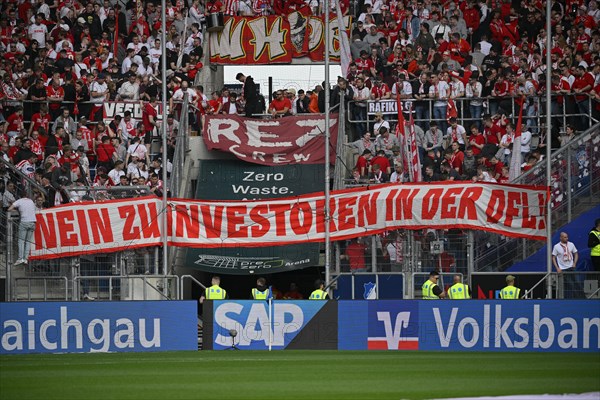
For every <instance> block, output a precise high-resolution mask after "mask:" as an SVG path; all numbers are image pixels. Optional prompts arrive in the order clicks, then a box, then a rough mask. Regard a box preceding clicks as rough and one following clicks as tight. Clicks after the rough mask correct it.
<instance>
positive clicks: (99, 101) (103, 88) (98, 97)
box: [90, 73, 109, 121]
mask: <svg viewBox="0 0 600 400" xmlns="http://www.w3.org/2000/svg"><path fill="white" fill-rule="evenodd" d="M105 79H106V76H104V74H103V73H100V74H98V77H97V78H96V80H95V81H94V82H92V83H91V84H90V103H93V104H94V108H93V109H92V113H93V114H94V121H100V120H102V105H103V104H104V102H105V101H106V100H107V99H108V94H109V90H108V85H107V84H106V81H105Z"/></svg>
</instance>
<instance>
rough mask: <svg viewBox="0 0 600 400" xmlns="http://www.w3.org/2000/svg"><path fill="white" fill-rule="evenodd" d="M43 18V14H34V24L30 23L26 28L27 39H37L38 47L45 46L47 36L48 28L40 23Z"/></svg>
mask: <svg viewBox="0 0 600 400" xmlns="http://www.w3.org/2000/svg"><path fill="white" fill-rule="evenodd" d="M44 18H45V17H44V14H42V13H38V14H37V15H36V16H35V24H31V25H30V26H29V29H28V30H27V33H28V34H29V39H30V40H32V39H33V40H37V42H38V43H39V45H40V47H45V46H46V38H47V37H48V28H47V27H46V25H44V24H43V23H42V21H43V20H44Z"/></svg>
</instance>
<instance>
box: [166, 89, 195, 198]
mask: <svg viewBox="0 0 600 400" xmlns="http://www.w3.org/2000/svg"><path fill="white" fill-rule="evenodd" d="M189 131H190V125H189V102H188V95H187V94H186V95H185V96H184V99H183V105H182V106H181V117H180V119H179V132H183V134H179V133H178V136H177V138H176V142H175V154H174V156H173V169H172V171H171V178H170V179H169V182H168V188H169V191H170V193H171V195H172V196H175V197H178V196H180V193H179V192H180V190H179V189H180V186H181V184H182V182H181V180H182V178H183V176H184V175H185V160H186V157H187V153H188V150H189V147H190V145H189V143H190V139H189V134H188V133H189ZM165 165H166V164H165Z"/></svg>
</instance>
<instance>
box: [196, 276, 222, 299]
mask: <svg viewBox="0 0 600 400" xmlns="http://www.w3.org/2000/svg"><path fill="white" fill-rule="evenodd" d="M211 284H212V286H211V287H208V288H206V290H205V291H204V294H203V295H202V296H200V304H202V303H204V300H224V299H226V298H227V291H226V290H225V289H223V288H221V287H220V286H219V285H220V284H221V278H220V277H218V276H213V278H212V280H211Z"/></svg>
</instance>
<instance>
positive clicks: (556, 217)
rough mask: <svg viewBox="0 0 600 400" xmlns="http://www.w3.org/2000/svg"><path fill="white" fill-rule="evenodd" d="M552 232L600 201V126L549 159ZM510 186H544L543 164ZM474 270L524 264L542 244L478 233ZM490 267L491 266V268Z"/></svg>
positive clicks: (576, 139)
mask: <svg viewBox="0 0 600 400" xmlns="http://www.w3.org/2000/svg"><path fill="white" fill-rule="evenodd" d="M550 163H551V171H550V174H551V177H552V187H551V193H550V194H551V197H550V201H551V205H552V228H553V230H556V229H558V228H559V227H561V226H563V225H565V224H568V223H570V222H571V221H572V220H573V219H574V218H576V217H577V215H579V214H580V213H581V212H584V211H586V210H587V209H589V208H590V207H593V206H595V205H597V204H598V198H600V124H597V125H595V126H593V127H592V128H590V129H588V130H587V131H585V132H583V133H581V134H580V135H578V136H577V137H575V138H573V139H572V140H571V141H570V142H568V143H567V144H566V145H565V146H563V147H561V148H560V149H558V150H556V151H555V152H554V153H552V155H551V157H550ZM511 183H516V184H526V185H539V186H546V163H545V162H539V163H537V164H536V165H535V166H534V167H533V168H532V169H531V170H529V171H527V172H526V173H524V174H523V175H521V176H519V177H518V178H517V179H516V180H514V181H513V182H511ZM475 237H476V240H475V246H476V249H477V256H476V258H475V270H476V271H481V270H485V269H488V270H489V269H492V270H504V269H505V268H507V267H509V266H511V265H512V264H514V263H516V262H519V261H522V260H525V259H526V258H528V257H529V256H531V255H533V254H534V253H535V252H536V251H538V250H539V249H540V248H542V246H544V244H545V242H541V241H532V240H527V239H513V238H508V237H505V236H501V235H497V234H493V233H487V232H477V233H476V235H475ZM490 263H492V264H490Z"/></svg>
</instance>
